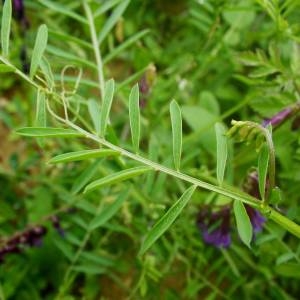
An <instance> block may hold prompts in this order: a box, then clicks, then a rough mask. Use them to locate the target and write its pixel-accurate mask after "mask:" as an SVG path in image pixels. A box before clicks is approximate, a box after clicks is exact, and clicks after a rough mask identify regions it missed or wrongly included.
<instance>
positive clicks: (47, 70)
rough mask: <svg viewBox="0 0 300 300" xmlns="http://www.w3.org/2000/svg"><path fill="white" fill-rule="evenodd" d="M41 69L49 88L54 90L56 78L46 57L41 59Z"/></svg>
mask: <svg viewBox="0 0 300 300" xmlns="http://www.w3.org/2000/svg"><path fill="white" fill-rule="evenodd" d="M40 67H41V70H42V72H43V73H44V75H45V79H46V81H47V84H48V87H49V88H50V89H52V88H53V87H54V76H53V72H52V69H51V66H50V64H49V61H48V60H47V59H46V58H45V57H43V58H42V59H41V62H40Z"/></svg>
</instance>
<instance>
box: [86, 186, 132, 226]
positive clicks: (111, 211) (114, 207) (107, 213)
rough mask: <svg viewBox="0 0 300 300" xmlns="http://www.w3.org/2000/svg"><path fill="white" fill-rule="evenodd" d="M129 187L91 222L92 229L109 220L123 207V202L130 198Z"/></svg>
mask: <svg viewBox="0 0 300 300" xmlns="http://www.w3.org/2000/svg"><path fill="white" fill-rule="evenodd" d="M128 195H129V189H128V190H127V191H126V192H121V193H120V194H119V196H118V197H117V199H116V200H115V201H114V202H113V203H112V204H110V205H107V206H106V207H105V208H104V209H103V210H102V211H101V212H100V213H99V214H98V215H97V216H95V218H94V219H93V220H92V222H91V224H90V229H91V230H95V229H97V228H99V227H100V226H102V225H103V224H105V223H106V222H107V221H109V220H110V219H111V218H112V217H113V216H114V215H115V214H116V213H117V211H118V210H119V209H120V208H121V206H122V204H123V202H124V201H125V200H126V199H127V198H128Z"/></svg>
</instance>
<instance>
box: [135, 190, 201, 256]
mask: <svg viewBox="0 0 300 300" xmlns="http://www.w3.org/2000/svg"><path fill="white" fill-rule="evenodd" d="M195 189H196V186H194V185H193V186H191V187H190V188H188V189H187V190H186V191H185V192H184V193H183V194H182V196H181V197H180V198H179V199H178V200H177V201H176V202H175V203H174V204H173V205H172V207H171V208H170V209H169V210H168V211H167V212H166V213H165V214H164V215H163V216H162V217H161V218H160V219H159V220H158V222H157V223H156V224H155V225H154V226H153V227H152V228H151V230H150V231H149V232H148V234H147V236H146V238H145V240H144V242H143V244H142V247H141V249H140V252H139V255H143V254H144V253H145V252H146V251H147V250H148V249H149V248H150V247H151V246H152V245H153V244H154V242H155V241H156V240H157V239H159V238H160V237H161V235H163V234H164V232H165V231H166V230H167V229H168V228H169V227H170V226H171V225H172V223H173V222H174V221H175V220H176V218H177V217H178V216H179V214H180V213H181V211H182V210H183V208H184V207H185V206H186V205H187V203H188V202H189V200H190V199H191V197H192V195H193V193H194V191H195Z"/></svg>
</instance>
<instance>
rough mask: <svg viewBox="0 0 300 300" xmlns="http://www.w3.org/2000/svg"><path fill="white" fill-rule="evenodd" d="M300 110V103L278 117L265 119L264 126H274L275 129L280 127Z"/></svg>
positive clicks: (281, 112)
mask: <svg viewBox="0 0 300 300" xmlns="http://www.w3.org/2000/svg"><path fill="white" fill-rule="evenodd" d="M299 109H300V103H299V102H297V103H296V104H295V105H292V106H289V107H286V108H285V109H283V110H282V111H280V112H278V113H277V114H276V115H274V116H273V117H271V118H270V119H265V120H264V121H263V122H262V126H264V127H267V126H268V125H272V126H273V127H276V126H279V125H281V124H282V123H284V122H285V121H286V120H288V119H289V118H290V117H291V116H292V115H294V114H295V113H296V112H298V111H299Z"/></svg>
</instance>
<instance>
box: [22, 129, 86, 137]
mask: <svg viewBox="0 0 300 300" xmlns="http://www.w3.org/2000/svg"><path fill="white" fill-rule="evenodd" d="M16 133H17V134H19V135H23V136H30V137H80V136H83V134H81V133H79V132H77V131H75V130H72V129H65V128H53V127H23V128H20V129H18V130H16Z"/></svg>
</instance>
